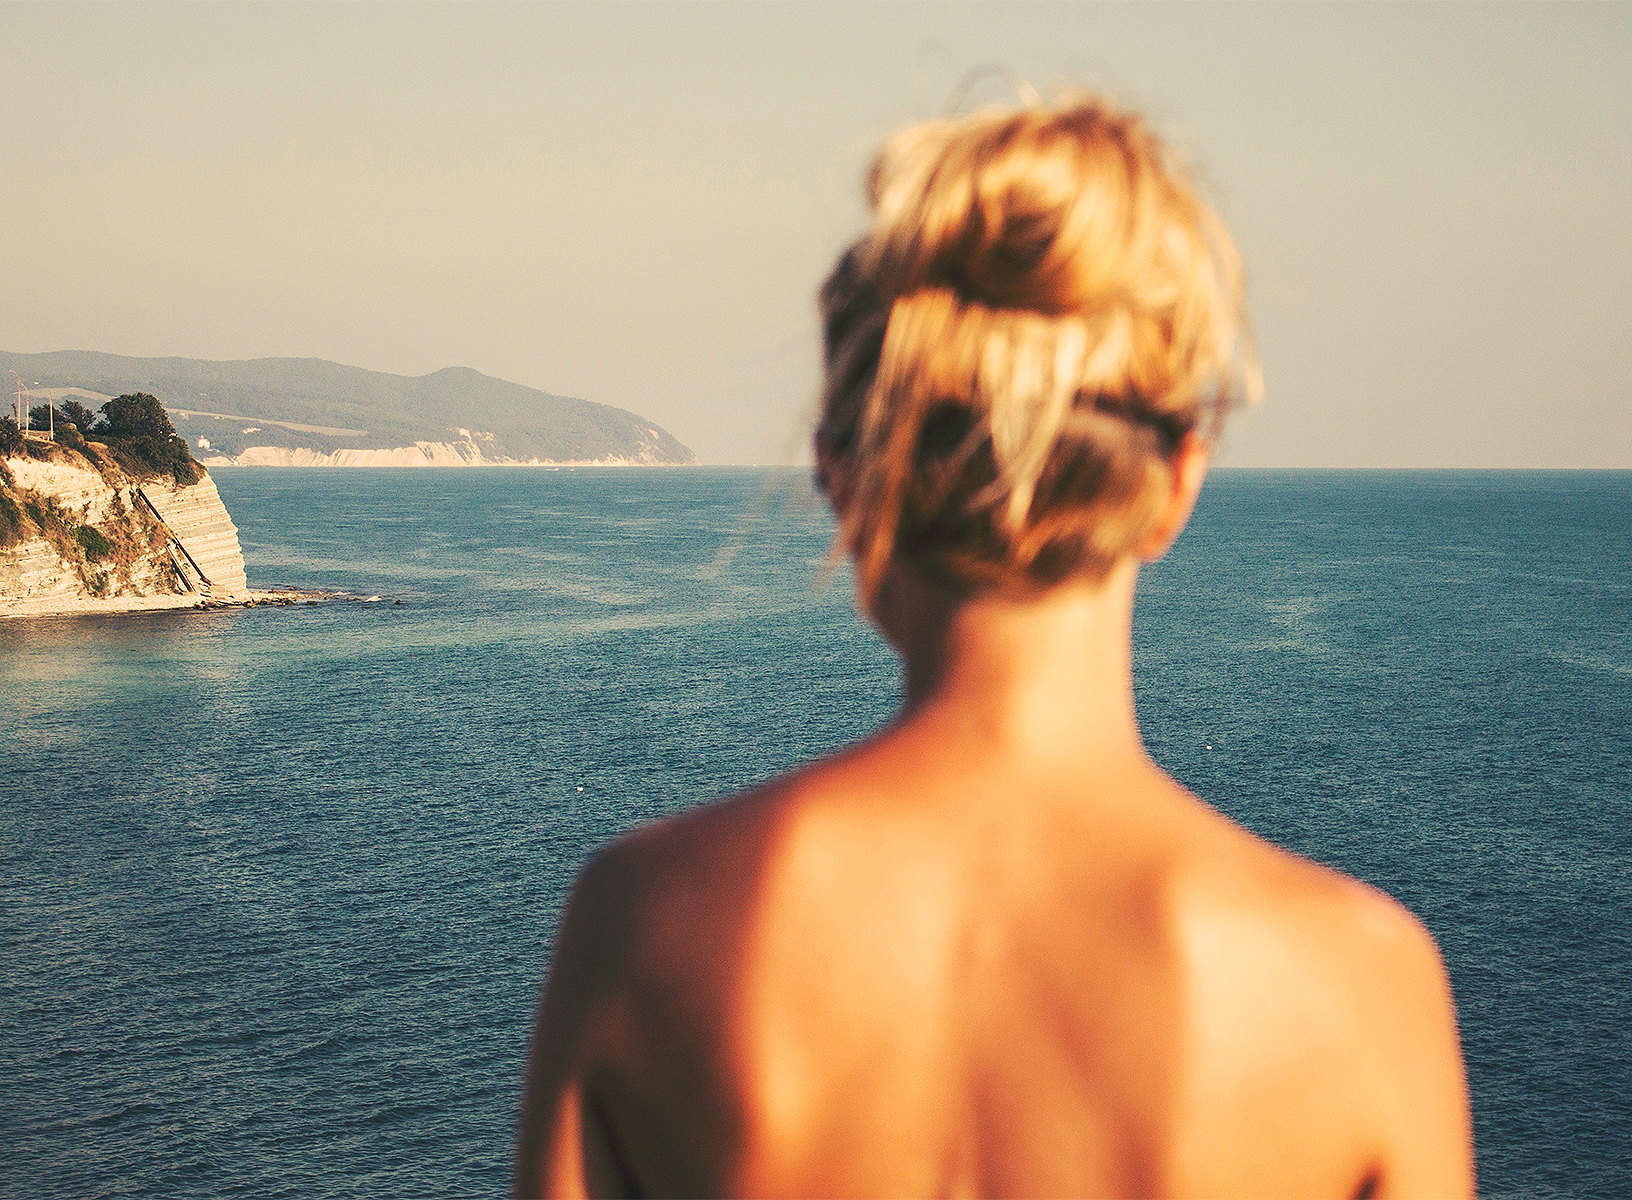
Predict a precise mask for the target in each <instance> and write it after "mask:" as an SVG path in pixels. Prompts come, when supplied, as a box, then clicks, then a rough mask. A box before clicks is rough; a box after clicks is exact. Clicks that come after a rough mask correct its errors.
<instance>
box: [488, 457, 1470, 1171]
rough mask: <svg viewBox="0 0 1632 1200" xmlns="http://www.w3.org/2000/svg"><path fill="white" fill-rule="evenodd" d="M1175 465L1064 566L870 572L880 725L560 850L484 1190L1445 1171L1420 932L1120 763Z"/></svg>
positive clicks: (1433, 987) (1446, 1063) (1464, 1126)
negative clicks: (512, 1136) (1137, 606)
mask: <svg viewBox="0 0 1632 1200" xmlns="http://www.w3.org/2000/svg"><path fill="white" fill-rule="evenodd" d="M829 465H830V466H831V464H829ZM1177 466H1178V468H1179V469H1178V470H1177V471H1176V472H1175V473H1174V475H1175V481H1174V485H1173V489H1172V494H1171V496H1170V498H1169V500H1168V506H1167V511H1166V514H1165V517H1164V520H1163V521H1162V523H1161V526H1160V528H1158V529H1157V530H1156V532H1155V533H1154V534H1153V535H1152V536H1151V537H1150V539H1149V540H1148V541H1147V542H1146V543H1145V544H1144V545H1142V546H1141V547H1139V553H1138V554H1137V555H1135V556H1130V557H1129V558H1128V559H1127V560H1126V561H1125V562H1123V563H1122V564H1121V565H1120V566H1119V567H1118V568H1117V569H1116V570H1115V571H1113V573H1112V574H1111V576H1110V577H1109V579H1108V580H1105V581H1103V582H1102V583H1100V584H1099V585H1097V586H1089V585H1086V584H1073V583H1068V584H1066V585H1063V586H1060V587H1058V588H1055V589H1053V590H1051V591H1048V592H1045V593H1043V594H1042V595H1040V596H1034V597H1030V598H1004V597H999V596H992V595H977V596H975V597H973V598H966V599H961V600H959V599H955V598H953V597H951V596H948V595H946V594H944V593H942V592H939V591H937V590H935V589H934V588H931V587H929V586H928V585H926V584H925V583H923V582H922V581H921V580H919V579H917V578H915V577H914V576H912V575H911V574H910V573H908V572H905V571H902V570H899V569H897V570H895V571H893V572H892V574H891V575H890V577H889V579H888V580H887V583H886V586H885V588H884V589H883V593H882V594H881V596H880V597H879V599H878V601H877V603H876V604H875V605H874V606H873V607H874V610H875V611H874V613H873V616H874V619H875V620H876V621H877V623H878V625H879V626H880V628H881V629H882V630H883V632H884V633H885V635H886V636H887V637H888V638H889V639H890V641H891V642H892V643H893V644H894V645H895V646H896V648H897V649H898V650H899V652H900V654H901V657H902V661H903V663H904V668H905V673H906V701H905V704H904V705H903V708H902V711H901V712H900V714H899V715H898V717H897V718H896V720H895V721H894V722H893V723H892V724H891V725H890V726H889V727H888V728H887V729H885V730H883V731H882V732H881V733H879V734H878V735H877V736H875V737H873V738H871V739H869V740H867V741H865V742H863V743H861V744H859V745H856V746H854V747H852V748H850V749H848V750H846V751H844V752H843V753H840V754H838V755H836V756H834V757H832V758H829V759H826V760H823V761H821V762H818V763H814V764H812V765H810V766H807V767H805V768H804V769H802V770H800V771H797V772H795V773H794V774H792V775H790V776H787V777H785V778H782V779H779V780H777V781H775V782H773V783H771V784H769V785H768V786H766V787H763V788H760V789H758V790H756V791H754V792H751V793H748V794H746V795H743V796H739V797H736V798H734V799H731V800H728V801H725V802H723V803H720V804H716V805H712V806H710V807H707V808H703V809H700V810H697V811H694V812H691V813H688V814H686V815H683V816H680V817H677V818H674V819H671V820H668V821H665V822H662V823H659V824H656V825H652V826H648V827H646V828H643V829H640V830H637V831H636V832H634V833H632V834H630V835H629V836H627V837H625V838H623V839H621V840H620V841H618V842H617V843H615V844H614V845H613V846H612V847H611V848H610V849H608V850H607V851H605V852H604V853H602V854H601V855H600V856H599V857H598V858H597V859H596V860H595V861H594V862H593V863H592V864H591V865H590V866H589V867H588V868H587V869H586V871H585V872H584V874H583V876H582V877H581V878H580V879H579V881H578V884H577V887H576V889H575V891H574V894H573V898H572V901H571V904H570V906H569V911H568V914H567V917H566V919H565V921H564V925H563V928H562V930H561V932H560V935H559V938H558V942H557V947H556V953H555V961H554V964H553V966H552V969H551V972H550V978H549V982H548V984H547V986H546V989H545V994H544V998H543V1000H542V1002H541V1005H540V1009H539V1014H538V1019H537V1023H536V1026H535V1028H534V1031H533V1041H532V1052H531V1058H530V1063H529V1071H528V1078H527V1086H526V1094H525V1097H524V1101H523V1106H522V1113H521V1123H520V1131H519V1141H518V1148H517V1160H516V1177H515V1191H516V1194H517V1195H519V1196H532V1195H535V1194H547V1195H552V1196H585V1195H634V1194H647V1195H687V1196H701V1195H763V1196H861V1195H870V1196H917V1195H930V1194H948V1195H953V1194H955V1195H975V1194H979V1195H1017V1196H1067V1195H1073V1196H1074V1195H1126V1196H1310V1197H1312V1196H1333V1197H1342V1196H1356V1195H1368V1194H1369V1195H1376V1196H1438V1197H1449V1196H1467V1195H1471V1194H1472V1190H1473V1156H1472V1143H1471V1136H1470V1132H1469V1117H1468V1101H1467V1092H1466V1085H1465V1082H1464V1077H1463V1071H1462V1062H1461V1055H1460V1051H1459V1049H1458V1042H1457V1033H1456V1023H1455V1013H1454V1009H1453V1007H1452V1002H1451V996H1450V990H1449V986H1448V984H1447V981H1446V976H1445V972H1444V969H1443V967H1442V965H1441V963H1440V959H1439V955H1438V953H1437V951H1436V949H1435V946H1434V943H1433V941H1432V939H1431V938H1430V937H1429V936H1428V934H1427V933H1426V932H1425V931H1424V929H1423V928H1422V926H1421V925H1420V924H1419V923H1418V922H1417V921H1416V919H1415V918H1413V917H1412V916H1411V915H1410V914H1409V913H1408V912H1406V911H1405V910H1404V909H1403V908H1401V907H1400V906H1399V905H1398V904H1396V903H1395V902H1393V901H1392V900H1390V899H1389V898H1387V897H1386V896H1384V895H1382V894H1380V893H1378V892H1376V891H1374V890H1372V889H1370V888H1368V887H1366V886H1365V885H1363V884H1360V883H1357V882H1355V881H1353V880H1351V879H1348V878H1346V877H1344V876H1342V875H1339V874H1337V873H1335V872H1332V871H1329V870H1326V869H1324V868H1322V867H1319V866H1316V865H1314V864H1312V863H1309V862H1307V861H1305V860H1303V859H1300V858H1297V857H1296V856H1294V855H1291V854H1288V853H1285V852H1283V851H1281V850H1278V849H1276V848H1274V847H1272V846H1270V845H1268V844H1266V843H1264V842H1262V841H1260V840H1259V839H1257V838H1255V837H1253V836H1252V835H1251V834H1249V833H1247V832H1246V831H1244V830H1243V829H1241V828H1240V827H1239V826H1237V825H1235V824H1233V823H1231V822H1230V821H1229V820H1227V819H1226V818H1224V817H1223V816H1221V815H1220V814H1219V813H1217V812H1215V811H1214V810H1213V809H1211V808H1209V807H1208V806H1207V805H1206V804H1204V803H1203V802H1202V801H1201V800H1199V799H1197V798H1196V797H1195V796H1193V795H1191V794H1190V793H1189V792H1187V791H1185V789H1184V788H1182V787H1180V786H1179V785H1178V784H1177V783H1175V782H1174V781H1173V780H1172V779H1170V778H1168V776H1167V775H1165V774H1164V773H1163V772H1162V771H1161V770H1160V769H1159V768H1158V767H1157V766H1156V765H1155V764H1154V763H1152V762H1151V760H1150V758H1149V757H1148V756H1147V754H1146V753H1145V750H1144V747H1143V744H1142V742H1141V740H1140V737H1139V732H1138V727H1137V724H1136V720H1135V715H1134V706H1133V688H1132V672H1131V635H1130V630H1131V620H1132V611H1133V594H1134V583H1135V579H1136V576H1137V568H1138V562H1139V560H1140V559H1149V558H1152V557H1155V556H1156V555H1159V554H1160V553H1161V552H1162V551H1163V550H1165V548H1166V547H1167V545H1168V544H1169V543H1170V542H1171V540H1172V539H1173V537H1174V536H1176V535H1177V532H1178V530H1179V529H1180V527H1181V526H1182V525H1183V523H1184V520H1185V519H1186V517H1187V516H1188V514H1189V511H1190V508H1191V506H1192V504H1193V503H1194V500H1195V497H1196V493H1197V491H1198V490H1199V488H1200V485H1201V480H1202V476H1203V474H1204V473H1205V467H1206V454H1205V448H1204V447H1203V446H1202V444H1201V443H1200V442H1199V441H1197V440H1195V439H1193V438H1192V439H1190V440H1188V441H1187V442H1186V443H1185V444H1184V446H1183V447H1182V448H1181V449H1180V451H1179V453H1178V458H1177ZM842 485H843V479H842V471H841V472H840V475H839V480H838V486H837V487H836V488H834V489H833V490H834V491H835V494H836V495H837V496H838V497H839V500H840V503H842V501H843V496H844V488H843V486H842ZM1288 719H1296V716H1295V714H1289V715H1288Z"/></svg>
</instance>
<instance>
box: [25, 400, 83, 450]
mask: <svg viewBox="0 0 1632 1200" xmlns="http://www.w3.org/2000/svg"><path fill="white" fill-rule="evenodd" d="M78 407H79V408H80V410H81V411H82V412H86V415H87V416H89V415H90V414H89V412H88V411H86V409H85V406H84V405H83V404H82V405H79V406H78ZM28 427H29V428H30V429H51V430H55V431H56V440H57V442H58V443H59V444H60V445H64V446H73V447H74V448H75V449H78V448H79V447H80V446H83V445H84V444H85V438H84V436H83V435H82V434H81V433H80V428H79V425H78V424H76V423H75V422H74V421H73V420H72V419H71V418H70V417H69V416H68V414H67V413H66V412H64V411H63V410H62V409H60V408H53V407H51V406H49V405H45V404H36V405H35V406H34V407H33V408H31V409H29V410H28Z"/></svg>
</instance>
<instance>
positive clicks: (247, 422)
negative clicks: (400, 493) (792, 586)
mask: <svg viewBox="0 0 1632 1200" xmlns="http://www.w3.org/2000/svg"><path fill="white" fill-rule="evenodd" d="M12 371H16V372H17V374H18V375H19V376H20V377H21V378H22V381H23V384H24V385H25V386H26V387H28V388H29V389H30V391H31V392H32V393H33V394H34V396H35V402H36V403H39V402H40V401H42V400H44V399H46V398H48V393H59V394H60V393H66V394H72V393H73V392H74V391H76V390H77V391H79V392H88V393H92V394H94V395H95V396H117V395H121V394H124V393H127V392H138V391H140V392H147V393H149V394H151V395H154V396H157V397H158V398H159V400H160V401H162V402H163V404H164V406H165V407H166V408H167V409H169V410H170V415H171V420H172V421H174V423H175V426H176V432H177V433H179V434H181V435H182V436H183V437H185V438H186V439H187V440H188V442H189V443H190V444H192V445H193V446H194V453H195V454H196V455H197V456H198V457H199V458H201V459H202V460H203V461H204V462H205V463H206V464H211V465H225V464H226V463H228V462H231V461H243V462H281V461H293V462H312V463H314V464H317V465H423V464H437V465H440V464H443V463H453V464H457V463H467V464H489V463H491V464H510V463H628V464H648V465H653V466H657V465H671V464H685V463H694V462H696V461H697V456H696V455H695V454H693V453H692V452H691V450H690V449H689V448H687V447H686V446H685V445H683V444H682V443H681V442H680V441H679V440H678V439H677V438H675V437H674V435H673V434H670V433H669V432H668V431H666V430H664V429H662V428H660V427H659V426H657V425H654V424H652V423H651V422H650V421H647V420H646V419H645V418H644V417H641V416H638V415H637V414H635V413H631V412H627V411H626V410H624V409H621V408H613V407H612V406H611V405H607V404H596V403H593V402H592V401H588V400H579V399H575V398H572V397H569V396H554V395H551V394H550V393H548V392H542V391H539V390H538V389H537V388H530V387H524V386H523V385H521V384H519V383H510V382H507V381H506V380H503V379H495V378H493V377H492V376H489V375H483V374H482V373H481V372H479V371H474V370H471V369H470V368H469V367H447V368H444V369H443V370H440V371H434V372H432V373H431V374H429V375H420V376H411V375H389V374H386V373H384V372H381V371H369V370H365V369H363V368H362V367H349V366H345V365H343V364H341V363H333V362H328V361H326V360H324V359H319V358H256V359H243V360H237V361H228V362H212V361H209V360H207V359H198V358H132V357H127V356H124V355H118V354H103V353H100V352H97V351H89V350H60V351H54V352H51V353H46V354H10V353H5V352H0V377H5V376H9V374H10V373H11V372H12ZM50 398H56V396H54V395H53V396H51V397H50ZM86 402H87V403H89V401H88V400H87V401H86ZM90 407H92V408H95V407H96V405H95V404H91V405H90ZM200 438H202V439H203V441H202V442H201V441H200V440H199V439H200Z"/></svg>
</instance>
